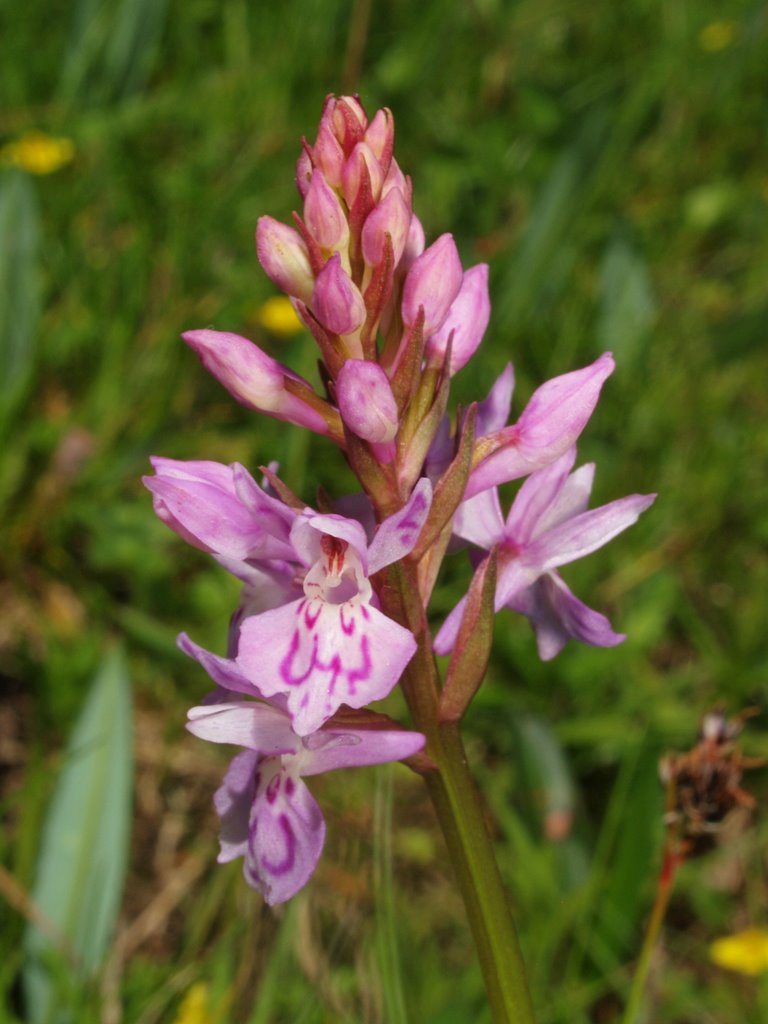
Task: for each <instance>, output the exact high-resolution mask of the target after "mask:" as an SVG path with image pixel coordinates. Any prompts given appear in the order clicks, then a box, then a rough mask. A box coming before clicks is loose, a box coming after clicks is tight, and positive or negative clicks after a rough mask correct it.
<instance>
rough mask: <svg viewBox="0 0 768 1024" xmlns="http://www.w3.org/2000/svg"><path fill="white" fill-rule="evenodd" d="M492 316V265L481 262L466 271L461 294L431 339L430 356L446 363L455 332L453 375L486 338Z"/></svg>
mask: <svg viewBox="0 0 768 1024" xmlns="http://www.w3.org/2000/svg"><path fill="white" fill-rule="evenodd" d="M490 316H491V300H490V297H489V295H488V264H487V263H478V264H477V266H476V267H470V269H469V270H468V271H467V272H466V273H465V274H464V279H463V281H462V282H461V288H460V289H459V294H458V295H457V296H456V298H455V299H454V300H453V303H452V304H451V308H450V309H449V310H448V316H447V317H446V318H445V320H444V321H443V325H442V327H441V328H440V329H439V330H437V331H435V333H434V334H433V335H432V337H431V338H430V339H429V341H428V342H427V358H428V359H430V360H435V359H437V360H438V361H439V362H442V359H443V357H444V356H445V352H446V349H447V347H448V339H449V338H450V337H451V335H453V342H452V344H451V365H450V370H449V373H450V376H451V377H452V376H453V375H454V373H458V371H459V370H460V369H461V368H462V366H464V365H465V364H466V363H467V362H468V361H469V359H470V358H471V356H472V355H473V353H474V351H475V349H476V348H477V346H478V345H479V344H480V342H481V341H482V340H483V334H484V333H485V328H486V327H487V326H488V320H489V319H490Z"/></svg>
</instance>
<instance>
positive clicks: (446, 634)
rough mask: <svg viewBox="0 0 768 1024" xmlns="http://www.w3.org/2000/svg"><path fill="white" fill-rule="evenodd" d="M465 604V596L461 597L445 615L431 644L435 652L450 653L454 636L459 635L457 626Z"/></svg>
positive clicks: (454, 640) (454, 639) (454, 641)
mask: <svg viewBox="0 0 768 1024" xmlns="http://www.w3.org/2000/svg"><path fill="white" fill-rule="evenodd" d="M466 604H467V598H466V596H464V597H462V599H461V600H460V601H459V603H458V604H457V605H456V606H455V608H453V610H452V611H450V612H449V613H448V615H447V616H446V619H445V622H444V623H443V624H442V626H441V627H440V629H439V630H438V631H437V636H436V637H435V639H434V643H433V644H432V646H433V648H434V651H435V654H450V653H451V651H452V650H453V645H454V644H455V643H456V637H457V636H458V635H459V626H460V625H461V618H462V616H463V614H464V608H465V607H466Z"/></svg>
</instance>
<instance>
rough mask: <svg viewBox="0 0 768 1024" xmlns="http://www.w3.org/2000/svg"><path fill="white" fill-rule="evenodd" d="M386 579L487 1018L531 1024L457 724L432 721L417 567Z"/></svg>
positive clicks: (433, 691)
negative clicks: (409, 650)
mask: <svg viewBox="0 0 768 1024" xmlns="http://www.w3.org/2000/svg"><path fill="white" fill-rule="evenodd" d="M389 582H390V588H388V589H389V600H390V601H393V599H394V596H395V594H396V595H397V598H398V599H399V600H398V601H397V603H398V604H400V607H399V609H398V608H395V607H392V608H391V613H392V614H397V613H398V612H399V613H400V614H399V615H398V616H397V617H402V619H403V620H404V621H405V622H407V624H408V626H409V628H410V629H411V630H412V631H413V633H414V636H415V637H416V640H417V642H418V645H419V646H418V650H417V652H416V654H415V655H414V657H413V658H412V660H411V662H410V664H409V665H408V667H407V669H406V671H405V674H404V675H403V679H402V688H403V691H404V693H405V697H406V700H407V701H408V705H409V707H410V711H411V715H412V716H413V720H414V724H415V725H416V728H417V729H419V730H420V731H421V732H423V733H424V734H425V735H426V737H427V746H426V753H427V755H428V756H429V757H430V758H431V759H432V761H433V762H434V763H435V765H436V769H435V770H431V771H427V772H425V774H424V779H425V781H426V784H427V789H428V791H429V795H430V797H431V799H432V803H433V805H434V808H435V811H436V813H437V818H438V821H439V822H440V826H441V828H442V831H443V834H444V836H445V840H446V844H447V847H448V853H449V856H450V859H451V862H452V864H453V868H454V871H455V872H456V877H457V880H458V883H459V887H460V889H461V894H462V897H463V899H464V904H465V906H466V910H467V917H468V919H469V924H470V927H471V929H472V933H473V935H474V939H475V943H476V946H477V951H478V956H479V959H480V964H481V967H482V970H483V976H484V978H485V984H486V988H487V991H488V1001H489V1004H490V1007H491V1010H492V1012H493V1019H494V1021H495V1022H496V1024H535V1017H534V1013H533V1005H532V1003H531V997H530V993H529V991H528V983H527V980H526V974H525V966H524V963H523V958H522V953H521V951H520V944H519V941H518V938H517V931H516V929H515V925H514V922H513V920H512V915H511V913H510V908H509V904H508V901H507V894H506V891H505V889H504V885H503V883H502V880H501V876H500V874H499V869H498V866H497V864H496V858H495V856H494V852H493V843H492V840H491V837H490V835H489V833H488V829H487V827H486V824H485V821H484V818H483V810H482V808H483V803H482V800H481V799H480V795H479V794H478V792H477V789H476V787H475V784H474V781H473V779H472V777H471V775H470V772H469V767H468V765H467V757H466V753H465V751H464V745H463V743H462V740H461V736H460V734H459V728H458V724H457V723H454V722H443V723H441V722H439V720H438V714H437V708H438V699H439V694H440V679H439V675H438V671H437V666H436V664H435V659H434V657H433V654H432V649H431V638H430V634H429V631H428V629H427V627H426V619H425V613H424V609H423V607H422V605H421V602H420V600H419V598H418V584H417V579H416V572H415V567H413V566H410V565H407V564H406V565H402V564H401V565H400V566H398V567H396V568H394V570H393V571H392V572H391V573H390V580H389ZM394 603H395V602H394V601H393V604H394Z"/></svg>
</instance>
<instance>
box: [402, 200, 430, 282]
mask: <svg viewBox="0 0 768 1024" xmlns="http://www.w3.org/2000/svg"><path fill="white" fill-rule="evenodd" d="M426 244H427V240H426V238H425V237H424V228H423V227H422V225H421V221H420V220H419V218H418V217H417V216H416V214H415V213H412V214H411V223H410V224H409V225H408V237H407V238H406V240H405V249H404V250H403V256H402V259H401V260H400V269H401V270H403V271H406V270H409V269H410V267H411V266H412V265H413V263H414V262H415V260H416V258H417V257H418V256H421V254H422V253H423V252H424V246H425V245H426Z"/></svg>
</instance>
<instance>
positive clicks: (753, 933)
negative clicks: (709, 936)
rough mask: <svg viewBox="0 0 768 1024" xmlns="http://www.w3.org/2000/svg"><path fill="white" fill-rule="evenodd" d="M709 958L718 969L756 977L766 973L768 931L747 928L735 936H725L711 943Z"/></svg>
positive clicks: (767, 965)
mask: <svg viewBox="0 0 768 1024" xmlns="http://www.w3.org/2000/svg"><path fill="white" fill-rule="evenodd" d="M709 957H710V959H711V960H712V962H713V963H715V964H717V966H718V967H726V968H727V969H728V970H729V971H738V973H739V974H748V975H749V976H750V977H756V976H757V975H758V974H762V973H763V972H764V971H768V931H765V930H763V929H761V928H748V929H747V930H746V931H745V932H738V933H737V934H736V935H726V936H725V937H724V938H722V939H717V940H716V941H715V942H713V943H712V945H711V946H710V947H709Z"/></svg>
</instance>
